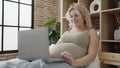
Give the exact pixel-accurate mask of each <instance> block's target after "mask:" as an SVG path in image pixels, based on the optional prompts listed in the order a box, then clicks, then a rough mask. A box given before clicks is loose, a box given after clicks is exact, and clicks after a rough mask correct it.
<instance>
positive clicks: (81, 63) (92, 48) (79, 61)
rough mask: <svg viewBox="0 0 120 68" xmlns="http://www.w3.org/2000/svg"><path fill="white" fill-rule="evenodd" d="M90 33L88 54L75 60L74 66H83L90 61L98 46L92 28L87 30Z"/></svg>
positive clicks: (94, 55) (97, 39) (97, 40)
mask: <svg viewBox="0 0 120 68" xmlns="http://www.w3.org/2000/svg"><path fill="white" fill-rule="evenodd" d="M89 35H90V43H89V48H88V54H87V55H86V56H84V57H82V58H80V59H77V60H75V64H74V66H84V65H87V64H89V63H90V62H92V61H93V60H94V59H95V57H96V54H97V52H98V48H99V38H98V35H97V32H96V31H95V30H94V29H91V30H90V32H89Z"/></svg>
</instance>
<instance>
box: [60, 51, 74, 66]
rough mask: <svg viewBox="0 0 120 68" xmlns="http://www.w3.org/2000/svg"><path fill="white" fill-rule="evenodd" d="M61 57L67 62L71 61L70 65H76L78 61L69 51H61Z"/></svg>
mask: <svg viewBox="0 0 120 68" xmlns="http://www.w3.org/2000/svg"><path fill="white" fill-rule="evenodd" d="M61 57H62V58H63V59H65V61H66V62H67V63H69V64H70V65H72V66H75V63H76V62H75V60H74V58H73V56H72V55H71V54H70V53H69V52H67V51H65V52H62V53H61Z"/></svg>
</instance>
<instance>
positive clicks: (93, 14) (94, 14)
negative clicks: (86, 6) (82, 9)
mask: <svg viewBox="0 0 120 68" xmlns="http://www.w3.org/2000/svg"><path fill="white" fill-rule="evenodd" d="M89 14H90V16H91V17H92V18H99V16H100V12H94V13H89Z"/></svg>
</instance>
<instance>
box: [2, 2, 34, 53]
mask: <svg viewBox="0 0 120 68" xmlns="http://www.w3.org/2000/svg"><path fill="white" fill-rule="evenodd" d="M33 7H34V6H33V0H0V53H7V52H17V50H18V44H17V43H18V41H17V40H18V37H17V35H18V34H17V33H18V31H22V30H30V29H32V28H33V26H34V25H33V23H32V22H33Z"/></svg>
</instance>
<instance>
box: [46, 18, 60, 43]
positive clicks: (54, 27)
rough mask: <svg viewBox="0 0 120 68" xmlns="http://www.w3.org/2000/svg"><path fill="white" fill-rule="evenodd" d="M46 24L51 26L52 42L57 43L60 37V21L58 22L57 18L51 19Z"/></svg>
mask: <svg viewBox="0 0 120 68" xmlns="http://www.w3.org/2000/svg"><path fill="white" fill-rule="evenodd" d="M44 26H47V27H49V42H50V44H55V43H56V42H57V41H58V39H59V38H60V22H57V21H56V19H51V20H48V21H46V22H45V23H44Z"/></svg>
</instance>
